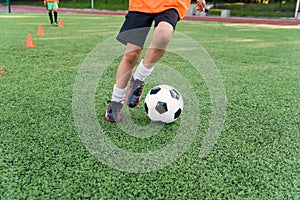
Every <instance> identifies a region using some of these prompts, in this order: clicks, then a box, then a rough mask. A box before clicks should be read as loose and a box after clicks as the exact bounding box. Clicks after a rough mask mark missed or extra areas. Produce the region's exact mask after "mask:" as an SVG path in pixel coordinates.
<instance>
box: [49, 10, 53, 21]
mask: <svg viewBox="0 0 300 200" xmlns="http://www.w3.org/2000/svg"><path fill="white" fill-rule="evenodd" d="M48 15H49V19H50V23H51V24H53V16H52V10H49V11H48Z"/></svg>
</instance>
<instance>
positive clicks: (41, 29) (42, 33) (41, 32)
mask: <svg viewBox="0 0 300 200" xmlns="http://www.w3.org/2000/svg"><path fill="white" fill-rule="evenodd" d="M37 34H38V35H45V33H44V29H43V27H42V25H40V26H39V30H38V32H37Z"/></svg>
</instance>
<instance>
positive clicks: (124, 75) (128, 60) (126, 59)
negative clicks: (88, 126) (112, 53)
mask: <svg viewBox="0 0 300 200" xmlns="http://www.w3.org/2000/svg"><path fill="white" fill-rule="evenodd" d="M141 51H142V49H141V47H139V46H136V45H134V44H130V43H127V45H126V48H125V52H124V55H123V58H122V60H121V62H120V64H119V67H118V70H117V75H116V83H115V85H114V89H113V93H112V97H111V102H110V103H109V105H108V107H107V110H106V113H105V118H106V120H107V121H108V122H110V123H117V122H120V120H121V118H120V112H121V109H122V107H123V103H124V98H125V92H126V86H127V84H128V81H129V79H130V77H131V76H132V69H133V68H134V66H135V65H136V63H137V62H138V60H139V58H140V56H141Z"/></svg>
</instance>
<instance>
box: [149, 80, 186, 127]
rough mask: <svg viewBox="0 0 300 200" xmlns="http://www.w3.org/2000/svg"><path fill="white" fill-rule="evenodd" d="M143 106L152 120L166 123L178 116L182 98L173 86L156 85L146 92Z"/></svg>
mask: <svg viewBox="0 0 300 200" xmlns="http://www.w3.org/2000/svg"><path fill="white" fill-rule="evenodd" d="M144 106H145V110H146V113H147V115H148V117H149V118H150V119H151V120H152V121H154V122H163V123H167V124H168V123H172V122H174V121H175V120H177V119H178V118H179V116H180V114H181V112H182V110H183V98H182V96H181V94H180V93H179V92H178V90H176V89H175V88H174V87H172V86H169V85H158V86H155V87H153V88H152V89H151V90H150V91H149V92H148V94H147V96H146V98H145V103H144Z"/></svg>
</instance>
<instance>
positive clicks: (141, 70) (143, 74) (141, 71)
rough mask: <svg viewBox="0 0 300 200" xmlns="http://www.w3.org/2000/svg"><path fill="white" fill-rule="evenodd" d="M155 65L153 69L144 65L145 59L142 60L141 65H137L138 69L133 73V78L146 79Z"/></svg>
mask: <svg viewBox="0 0 300 200" xmlns="http://www.w3.org/2000/svg"><path fill="white" fill-rule="evenodd" d="M153 69H154V66H153V67H152V68H151V69H148V68H146V67H145V66H144V64H143V60H141V62H140V64H139V66H138V67H137V69H136V70H135V72H134V74H133V79H134V80H136V79H139V80H141V81H144V80H145V79H146V78H147V77H148V76H149V75H150V74H151V72H152V71H153Z"/></svg>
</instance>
